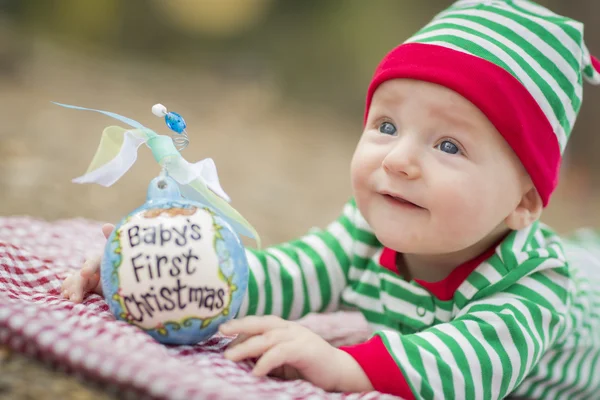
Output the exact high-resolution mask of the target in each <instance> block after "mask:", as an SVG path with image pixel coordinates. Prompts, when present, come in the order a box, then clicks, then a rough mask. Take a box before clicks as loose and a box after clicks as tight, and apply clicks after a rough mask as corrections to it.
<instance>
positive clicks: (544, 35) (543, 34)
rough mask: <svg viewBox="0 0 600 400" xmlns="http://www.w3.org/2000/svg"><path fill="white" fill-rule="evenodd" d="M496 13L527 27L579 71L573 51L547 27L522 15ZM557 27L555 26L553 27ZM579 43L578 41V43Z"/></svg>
mask: <svg viewBox="0 0 600 400" xmlns="http://www.w3.org/2000/svg"><path fill="white" fill-rule="evenodd" d="M496 13H497V14H499V15H503V16H505V17H507V18H510V19H512V20H514V21H515V22H517V23H519V24H520V25H522V26H526V27H527V29H529V30H530V31H531V32H533V33H535V34H536V35H537V36H538V37H539V38H540V39H541V40H543V41H544V42H546V43H547V44H548V45H549V46H550V47H552V48H554V49H555V50H556V51H557V52H558V53H559V54H560V55H561V56H562V57H563V58H564V59H565V60H566V61H567V63H569V65H570V66H571V68H573V70H575V71H579V70H580V68H581V66H580V63H579V60H578V59H577V58H575V57H574V56H573V54H572V53H571V51H569V49H568V48H567V47H566V46H565V45H564V44H563V43H562V42H561V41H560V40H558V39H556V38H555V37H554V35H552V34H551V33H550V31H548V30H547V29H546V28H545V27H543V26H542V25H540V24H539V23H537V22H536V21H534V20H531V19H529V18H526V17H524V16H521V15H517V14H515V13H513V12H510V11H506V10H501V9H498V10H496ZM553 27H555V26H553ZM576 43H577V41H576Z"/></svg>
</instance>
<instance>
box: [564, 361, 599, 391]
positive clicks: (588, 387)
mask: <svg viewBox="0 0 600 400" xmlns="http://www.w3.org/2000/svg"><path fill="white" fill-rule="evenodd" d="M595 357H596V359H595V360H594V361H593V362H592V365H591V367H590V371H591V372H590V376H589V377H588V379H587V381H586V382H585V383H584V384H583V387H582V388H581V389H579V390H577V391H576V392H574V393H571V396H569V397H570V398H572V399H579V398H583V397H582V396H581V395H582V394H583V393H584V392H585V393H587V395H588V396H589V395H590V394H593V395H597V394H598V386H600V385H598V382H597V377H598V375H596V373H597V372H598V368H600V351H598V352H596V355H595ZM594 378H596V382H594V386H592V379H594ZM592 387H595V388H596V390H595V391H593V392H591V393H590V390H591V388H592ZM587 398H589V397H587Z"/></svg>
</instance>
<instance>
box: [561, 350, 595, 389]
mask: <svg viewBox="0 0 600 400" xmlns="http://www.w3.org/2000/svg"><path fill="white" fill-rule="evenodd" d="M588 353H589V357H587V358H586V359H585V361H583V362H582V364H581V376H578V377H577V379H575V381H576V382H577V385H575V386H574V387H573V388H572V389H570V390H568V391H567V392H566V393H565V394H564V397H563V398H565V399H570V398H571V394H572V393H574V392H576V391H578V390H580V389H582V388H584V387H586V386H585V385H586V383H587V382H588V380H589V379H590V376H591V375H592V374H594V373H597V372H598V370H593V369H592V363H593V362H594V359H595V358H596V357H597V356H598V355H599V354H600V353H599V352H593V351H588ZM573 371H574V372H577V371H576V370H575V369H574V370H573ZM586 389H587V390H584V391H583V392H582V393H581V394H580V395H579V398H582V399H584V398H589V395H590V394H591V393H590V392H589V390H590V389H589V387H586ZM586 394H587V396H586Z"/></svg>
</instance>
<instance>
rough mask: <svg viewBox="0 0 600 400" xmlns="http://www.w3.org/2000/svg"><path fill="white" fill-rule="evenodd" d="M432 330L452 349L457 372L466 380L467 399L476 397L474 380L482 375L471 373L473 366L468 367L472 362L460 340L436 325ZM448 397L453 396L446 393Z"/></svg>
mask: <svg viewBox="0 0 600 400" xmlns="http://www.w3.org/2000/svg"><path fill="white" fill-rule="evenodd" d="M432 332H433V333H435V335H436V336H437V337H438V338H439V339H440V340H441V341H442V342H444V344H445V345H446V346H448V349H450V352H451V353H452V356H453V357H454V359H455V360H456V366H457V367H458V368H457V369H456V370H457V373H458V374H460V375H461V376H462V377H463V378H464V380H465V399H472V398H474V397H475V385H474V381H475V379H477V380H479V379H481V378H480V376H476V377H474V376H473V375H472V374H471V368H468V367H467V366H468V365H469V364H470V360H469V359H468V358H467V357H466V355H465V353H464V351H463V349H462V347H461V346H460V345H459V344H458V342H457V341H456V339H455V338H454V337H452V336H450V335H448V334H447V333H445V332H444V331H442V330H440V329H437V328H435V327H434V328H432ZM461 366H465V367H464V368H460V367H461ZM454 397H455V396H454ZM446 398H447V399H450V398H452V396H447V395H446Z"/></svg>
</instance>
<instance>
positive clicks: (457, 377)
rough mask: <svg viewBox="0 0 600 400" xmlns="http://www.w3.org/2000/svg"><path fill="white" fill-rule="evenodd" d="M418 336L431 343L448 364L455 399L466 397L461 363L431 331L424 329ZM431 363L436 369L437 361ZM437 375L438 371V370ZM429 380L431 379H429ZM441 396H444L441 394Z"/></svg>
mask: <svg viewBox="0 0 600 400" xmlns="http://www.w3.org/2000/svg"><path fill="white" fill-rule="evenodd" d="M419 337H421V338H423V339H425V340H426V341H427V342H428V343H429V344H431V345H432V346H433V347H434V348H435V350H436V351H437V352H438V353H439V358H440V360H441V361H442V362H443V363H445V364H447V365H448V367H449V368H448V369H449V370H450V374H451V375H452V382H453V384H454V397H455V398H457V399H464V398H466V395H467V394H466V389H465V377H464V376H463V374H462V373H461V372H460V370H461V367H462V365H459V364H458V363H457V362H456V359H455V358H454V355H453V354H452V352H451V351H450V349H449V348H448V346H446V344H445V343H444V342H443V341H442V340H441V339H440V338H439V337H438V336H436V335H435V334H434V333H433V332H431V331H425V332H422V333H420V334H419ZM433 364H434V365H435V366H436V369H437V362H436V361H433ZM438 375H439V371H438ZM429 382H431V379H430V380H429ZM438 387H439V389H440V390H441V389H442V387H443V386H442V385H441V382H439V386H438ZM442 397H444V396H443V395H442Z"/></svg>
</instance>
